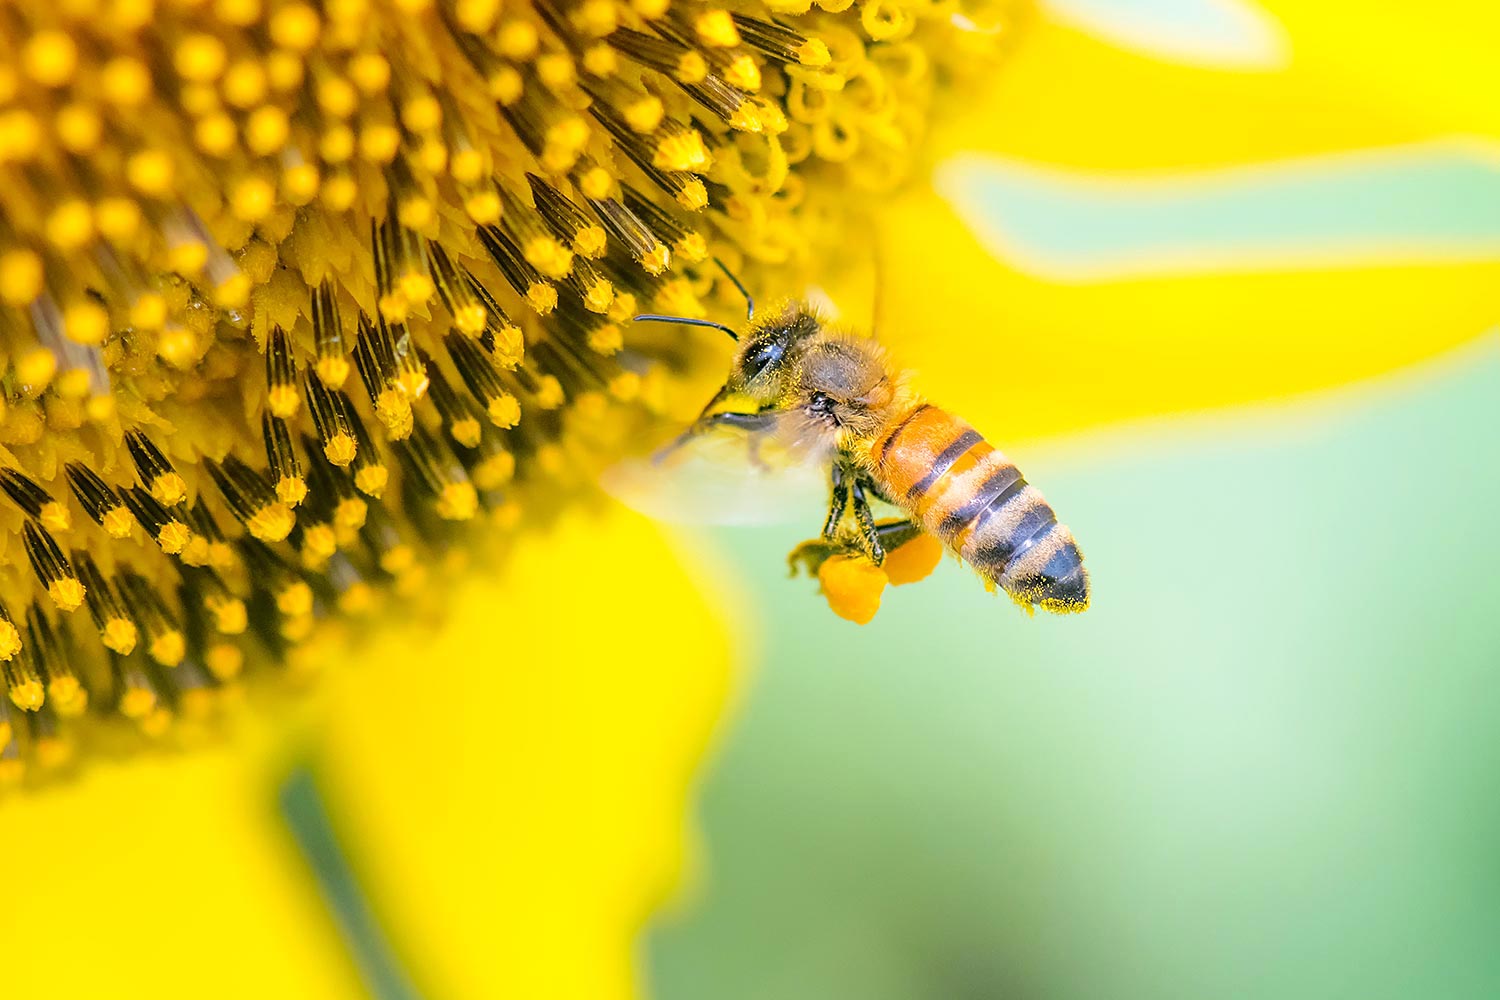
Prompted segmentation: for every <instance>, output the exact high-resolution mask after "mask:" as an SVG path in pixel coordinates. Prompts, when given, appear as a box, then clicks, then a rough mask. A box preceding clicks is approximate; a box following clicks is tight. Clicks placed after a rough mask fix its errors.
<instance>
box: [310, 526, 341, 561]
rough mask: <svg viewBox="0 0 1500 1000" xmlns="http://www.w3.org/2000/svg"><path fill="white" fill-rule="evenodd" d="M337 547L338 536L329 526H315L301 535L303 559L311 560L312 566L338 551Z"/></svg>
mask: <svg viewBox="0 0 1500 1000" xmlns="http://www.w3.org/2000/svg"><path fill="white" fill-rule="evenodd" d="M338 545H339V542H338V535H337V534H336V533H335V532H334V530H333V527H332V526H331V525H327V524H315V525H313V526H312V527H311V528H308V529H307V530H306V531H304V532H303V533H302V554H303V558H304V559H310V560H312V562H313V564H314V565H317V564H319V563H321V562H323V561H324V560H326V559H328V557H329V556H331V555H333V554H334V552H336V551H338Z"/></svg>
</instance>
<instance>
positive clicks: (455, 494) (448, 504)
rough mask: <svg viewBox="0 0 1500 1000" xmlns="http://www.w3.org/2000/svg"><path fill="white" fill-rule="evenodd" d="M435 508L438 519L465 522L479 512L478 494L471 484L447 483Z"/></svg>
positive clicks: (439, 495)
mask: <svg viewBox="0 0 1500 1000" xmlns="http://www.w3.org/2000/svg"><path fill="white" fill-rule="evenodd" d="M435 506H436V509H437V513H438V517H441V518H442V519H443V520H445V521H467V520H469V519H470V518H472V517H473V516H474V514H475V512H476V511H478V510H479V494H478V493H477V492H475V490H474V484H472V483H448V484H447V485H445V486H444V487H443V489H442V491H441V492H440V493H439V494H438V499H437V503H436V505H435Z"/></svg>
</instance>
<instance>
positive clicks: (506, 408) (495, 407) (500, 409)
mask: <svg viewBox="0 0 1500 1000" xmlns="http://www.w3.org/2000/svg"><path fill="white" fill-rule="evenodd" d="M485 413H487V414H488V415H489V418H490V423H492V424H494V425H495V426H496V427H501V428H505V427H514V426H516V424H518V423H520V422H521V404H520V403H519V402H518V401H517V400H516V397H514V396H512V395H510V394H509V393H505V394H504V395H500V396H496V397H495V398H494V399H492V400H490V405H489V406H487V407H485Z"/></svg>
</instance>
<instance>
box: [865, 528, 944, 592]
mask: <svg viewBox="0 0 1500 1000" xmlns="http://www.w3.org/2000/svg"><path fill="white" fill-rule="evenodd" d="M942 561H943V543H942V542H940V541H938V540H937V539H936V538H934V537H933V536H931V535H918V536H917V537H916V538H913V539H912V540H911V541H909V542H907V543H906V544H905V545H902V546H901V547H900V548H898V549H896V550H895V551H893V552H888V553H886V557H885V562H884V563H882V564H881V567H880V568H881V569H883V570H885V575H886V576H887V577H889V578H890V581H891V583H893V584H896V585H897V586H900V585H902V584H906V583H916V582H917V581H918V580H925V579H926V578H927V577H928V576H929V575H930V574H931V573H932V571H933V570H934V569H937V565H938V563H940V562H942Z"/></svg>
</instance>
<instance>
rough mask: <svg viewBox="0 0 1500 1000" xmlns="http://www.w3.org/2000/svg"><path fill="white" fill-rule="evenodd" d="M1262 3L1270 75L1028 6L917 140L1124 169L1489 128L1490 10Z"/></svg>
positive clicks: (1496, 79)
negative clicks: (1278, 30)
mask: <svg viewBox="0 0 1500 1000" xmlns="http://www.w3.org/2000/svg"><path fill="white" fill-rule="evenodd" d="M1267 6H1268V8H1269V9H1270V10H1271V12H1272V13H1273V14H1274V15H1276V16H1277V17H1278V18H1279V19H1281V21H1282V25H1283V27H1284V29H1285V30H1286V32H1287V34H1288V35H1289V37H1290V38H1291V43H1292V58H1291V62H1290V64H1289V65H1288V66H1287V67H1286V68H1285V69H1284V70H1281V71H1276V72H1229V71H1224V70H1218V69H1204V68H1200V67H1194V66H1185V65H1182V64H1180V63H1173V62H1166V61H1162V60H1160V59H1153V58H1149V57H1147V56H1143V55H1141V54H1139V53H1137V52H1134V51H1127V50H1124V49H1121V48H1118V47H1116V46H1113V45H1111V44H1109V43H1108V42H1107V41H1104V40H1101V39H1099V38H1097V37H1094V36H1093V35H1090V34H1089V33H1087V32H1086V31H1084V30H1082V29H1080V28H1076V27H1073V26H1070V25H1066V24H1062V23H1058V22H1057V21H1055V20H1049V19H1047V18H1046V17H1044V16H1039V17H1038V18H1037V19H1036V20H1035V21H1033V22H1032V23H1030V24H1028V27H1027V30H1026V31H1025V32H1024V33H1023V34H1022V35H1021V36H1020V37H1019V39H1018V41H1017V43H1016V46H1015V50H1014V52H1013V54H1012V58H1011V60H1010V62H1009V63H1008V64H1007V65H1006V67H1005V68H1004V70H1003V71H1002V72H1000V73H999V74H997V80H996V84H995V87H994V89H993V92H992V93H990V94H988V95H985V97H984V99H976V100H973V101H971V102H969V103H967V104H966V105H965V106H964V107H963V108H956V109H954V110H955V111H957V112H958V114H955V115H953V116H952V117H949V118H947V119H946V120H945V121H944V122H943V123H942V124H941V125H940V126H939V127H938V129H937V130H936V131H935V134H934V136H933V143H932V148H933V149H934V150H941V149H944V148H953V147H954V146H956V145H962V146H963V148H968V149H982V150H993V151H996V152H1002V153H1005V154H1007V155H1010V156H1016V157H1021V158H1026V159H1031V160H1035V161H1038V162H1047V163H1062V164H1073V165H1080V166H1090V167H1096V168H1134V167H1145V166H1195V165H1211V164H1223V163H1234V162H1243V161H1249V160H1261V159H1275V158H1280V157H1286V156H1295V155H1301V154H1305V153H1309V152H1318V151H1326V150H1336V149H1349V148H1358V147H1364V146H1378V145H1388V144H1393V143H1401V142H1411V141H1415V140H1420V139H1428V138H1432V137H1434V136H1438V135H1445V134H1449V133H1452V132H1467V133H1479V132H1484V133H1488V134H1491V135H1497V134H1500V107H1497V102H1496V101H1495V100H1494V95H1495V94H1496V93H1500V63H1497V61H1496V60H1495V59H1494V57H1493V44H1494V39H1495V38H1496V37H1500V26H1497V25H1496V23H1495V22H1496V20H1497V17H1500V14H1497V12H1496V8H1495V7H1494V6H1493V5H1490V4H1481V3H1460V2H1456V0H1454V2H1449V3H1441V4H1438V5H1436V6H1437V9H1436V10H1434V11H1432V12H1431V13H1430V14H1429V13H1428V12H1427V9H1426V8H1424V11H1423V15H1422V16H1421V17H1419V18H1418V17H1412V16H1411V12H1410V11H1409V10H1405V9H1400V8H1392V9H1391V10H1390V12H1389V13H1388V14H1382V13H1381V12H1379V11H1375V10H1372V9H1371V8H1370V7H1369V6H1368V5H1361V4H1355V3H1352V2H1351V3H1343V2H1331V0H1317V2H1311V3H1303V2H1297V0H1282V2H1280V3H1276V4H1269V5H1267ZM1450 54H1451V61H1450Z"/></svg>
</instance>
